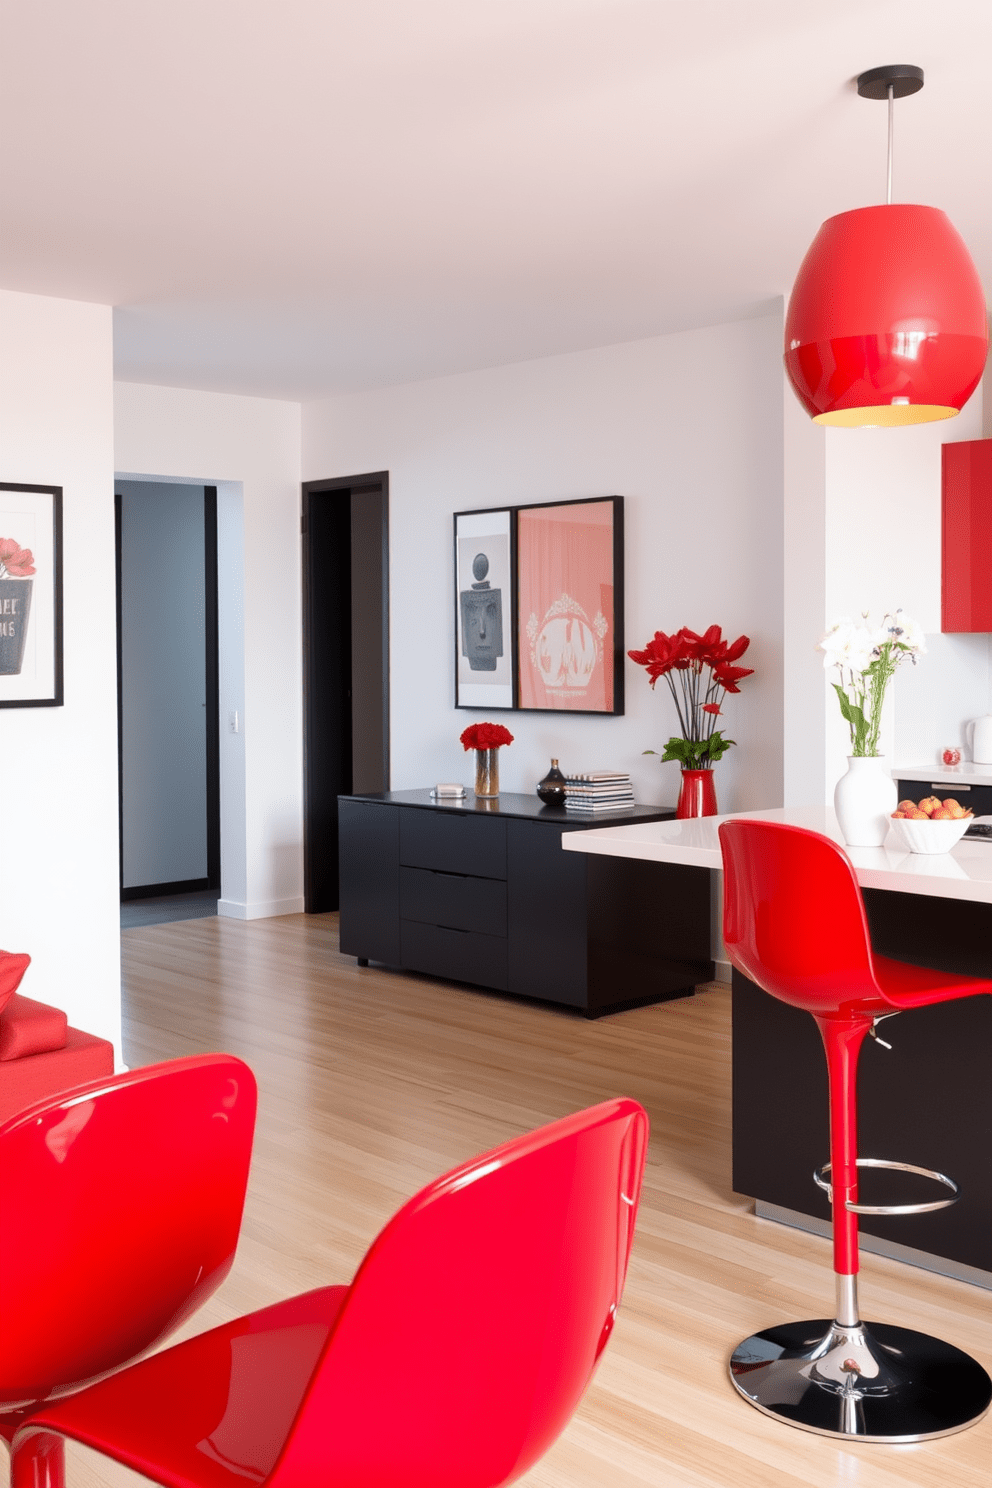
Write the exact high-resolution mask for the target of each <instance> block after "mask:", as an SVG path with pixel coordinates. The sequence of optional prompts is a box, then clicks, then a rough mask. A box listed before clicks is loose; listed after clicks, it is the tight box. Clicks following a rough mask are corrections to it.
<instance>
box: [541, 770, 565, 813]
mask: <svg viewBox="0 0 992 1488" xmlns="http://www.w3.org/2000/svg"><path fill="white" fill-rule="evenodd" d="M537 794H538V795H539V796H540V798H541V800H542V801H543V802H544V804H545V806H564V804H565V777H564V775H563V774H562V773H561V771H560V770H559V768H558V761H557V760H556V759H553V760H552V761H551V769H550V770H549V771H548V773H547V775H545V777H544V779H543V780H542V781H541V782H540V784H539V785H538V787H537Z"/></svg>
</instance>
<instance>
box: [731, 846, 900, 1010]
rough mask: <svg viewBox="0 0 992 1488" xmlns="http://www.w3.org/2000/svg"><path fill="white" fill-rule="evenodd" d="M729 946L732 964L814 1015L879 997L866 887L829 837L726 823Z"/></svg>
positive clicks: (777, 995) (758, 982)
mask: <svg viewBox="0 0 992 1488" xmlns="http://www.w3.org/2000/svg"><path fill="white" fill-rule="evenodd" d="M720 846H721V848H722V849H723V869H724V882H723V896H724V897H723V939H724V944H725V945H726V948H727V955H728V957H729V958H730V961H731V962H732V963H733V965H734V966H736V967H737V969H738V970H739V971H742V972H743V973H744V975H745V976H747V977H750V978H751V980H752V981H753V982H756V983H757V984H758V986H759V987H763V988H764V989H765V991H766V992H770V993H771V994H772V996H773V997H778V998H780V999H781V1001H782V1002H788V1003H791V1004H792V1005H793V1006H794V1007H799V1008H804V1009H805V1010H806V1011H807V1012H810V1013H831V1012H838V1011H840V1009H841V1008H842V1007H843V1006H845V1005H846V1004H850V1003H853V1002H857V1001H863V1000H864V999H865V998H877V999H879V1000H881V997H882V994H881V992H880V990H879V987H878V983H877V981H876V979H875V973H874V969H873V964H872V955H871V942H870V940H869V937H868V921H867V919H866V917H865V909H864V903H863V901H862V898H861V890H860V888H859V887H858V881H857V879H856V878H855V876H854V869H853V868H852V866H851V861H850V859H849V858H848V856H847V854H846V853H845V852H843V850H842V849H841V848H840V847H838V845H837V843H836V842H833V841H831V839H830V838H829V837H823V836H821V834H820V833H819V832H808V831H806V830H805V829H804V828H802V827H791V826H785V825H783V824H781V823H779V822H763V821H726V822H723V823H722V824H721V826H720Z"/></svg>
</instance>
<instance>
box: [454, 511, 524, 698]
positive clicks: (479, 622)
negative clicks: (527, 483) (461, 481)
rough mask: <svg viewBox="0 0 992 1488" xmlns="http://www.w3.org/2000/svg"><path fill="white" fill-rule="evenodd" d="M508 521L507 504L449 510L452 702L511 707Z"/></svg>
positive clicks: (512, 611) (510, 525)
mask: <svg viewBox="0 0 992 1488" xmlns="http://www.w3.org/2000/svg"><path fill="white" fill-rule="evenodd" d="M513 571H514V525H513V513H512V511H511V510H510V509H509V508H504V509H502V510H499V509H497V510H495V511H478V512H457V513H456V514H455V707H456V708H512V707H513V705H514V695H513V694H514V681H515V675H516V647H515V644H514V629H515V628H514V614H515V607H516V593H515V589H514V583H513Z"/></svg>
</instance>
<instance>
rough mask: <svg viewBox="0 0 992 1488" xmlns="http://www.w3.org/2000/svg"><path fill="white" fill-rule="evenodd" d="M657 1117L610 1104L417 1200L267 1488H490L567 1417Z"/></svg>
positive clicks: (384, 1235)
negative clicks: (329, 1486)
mask: <svg viewBox="0 0 992 1488" xmlns="http://www.w3.org/2000/svg"><path fill="white" fill-rule="evenodd" d="M647 1130H648V1122H647V1116H646V1114H645V1112H644V1111H643V1109H642V1108H641V1107H640V1106H639V1105H638V1104H637V1103H636V1102H635V1101H631V1100H615V1101H609V1102H607V1103H605V1104H604V1105H600V1106H593V1107H592V1108H591V1109H590V1110H587V1111H581V1112H579V1113H578V1114H577V1115H574V1116H569V1117H566V1118H565V1119H564V1120H563V1121H557V1122H555V1123H554V1124H553V1125H551V1126H547V1127H544V1128H542V1129H541V1130H539V1131H536V1132H532V1133H529V1134H528V1135H526V1136H523V1137H519V1138H517V1139H516V1140H515V1141H512V1142H508V1143H507V1144H506V1145H505V1146H502V1147H497V1148H496V1149H495V1150H494V1151H492V1152H489V1153H486V1154H484V1155H483V1156H482V1157H480V1158H476V1159H475V1160H474V1161H473V1162H471V1163H467V1164H466V1165H465V1166H464V1167H461V1168H457V1169H456V1170H455V1171H454V1172H452V1173H448V1174H447V1175H446V1176H445V1177H443V1178H440V1179H439V1180H438V1181H437V1182H436V1183H432V1184H431V1185H430V1186H429V1187H428V1188H425V1189H424V1190H423V1191H422V1192H421V1193H419V1194H418V1195H417V1196H416V1197H415V1198H413V1199H411V1200H410V1202H409V1203H408V1204H406V1205H405V1206H404V1208H402V1209H401V1210H400V1211H399V1213H398V1214H397V1215H396V1216H395V1217H394V1218H393V1219H392V1220H391V1221H390V1222H389V1224H387V1225H386V1227H385V1229H384V1230H383V1231H382V1232H381V1234H380V1235H379V1236H378V1238H377V1239H376V1240H375V1241H374V1242H373V1244H372V1246H371V1248H370V1249H369V1251H368V1254H367V1255H366V1257H365V1259H364V1261H363V1262H362V1264H361V1266H360V1268H359V1270H358V1273H357V1275H356V1277H355V1280H354V1282H353V1283H352V1287H351V1290H350V1292H349V1295H348V1299H347V1301H346V1303H345V1305H344V1308H343V1310H342V1313H341V1316H340V1318H339V1320H338V1322H337V1325H336V1327H335V1329H334V1332H333V1333H332V1335H331V1338H330V1340H329V1341H328V1343H327V1345H326V1347H325V1349H324V1352H323V1355H322V1357H321V1360H320V1362H319V1363H318V1366H317V1368H316V1370H315V1372H314V1375H313V1378H312V1379H311V1382H310V1386H309V1388H308V1392H307V1395H306V1397H305V1399H304V1403H303V1406H302V1408H301V1410H300V1412H299V1414H298V1416H297V1419H296V1422H295V1424H294V1427H293V1431H292V1433H291V1435H290V1438H289V1441H288V1442H287V1445H286V1447H285V1448H284V1450H283V1453H282V1455H281V1457H280V1460H279V1462H278V1463H277V1464H276V1467H275V1469H274V1470H273V1472H272V1474H271V1475H270V1477H269V1479H268V1485H267V1488H290V1485H292V1488H313V1484H315V1483H322V1482H327V1483H333V1484H334V1488H397V1485H398V1484H402V1485H403V1488H455V1485H457V1488H494V1485H497V1484H502V1483H507V1482H510V1481H511V1480H512V1479H513V1478H516V1477H518V1476H519V1475H520V1474H521V1473H523V1472H525V1471H526V1470H527V1468H528V1467H529V1466H530V1465H531V1464H532V1463H533V1462H534V1461H536V1459H537V1458H538V1457H539V1456H540V1455H541V1453H542V1452H543V1451H544V1450H545V1449H546V1448H547V1447H548V1446H549V1445H550V1443H551V1442H552V1441H553V1440H554V1439H555V1437H556V1436H557V1435H558V1434H559V1432H560V1431H561V1430H562V1428H563V1427H564V1425H565V1423H566V1422H567V1421H568V1419H569V1417H570V1416H571V1414H572V1412H573V1410H574V1409H575V1406H576V1404H577V1402H578V1400H579V1397H580V1396H581V1394H582V1392H583V1390H584V1389H585V1387H586V1385H587V1384H588V1382H589V1377H590V1375H591V1373H592V1371H593V1368H594V1367H595V1364H596V1361H597V1360H598V1358H599V1355H600V1353H601V1352H602V1349H603V1347H604V1345H605V1344H606V1340H607V1338H608V1337H609V1334H610V1330H611V1328H612V1326H613V1320H614V1317H615V1315H616V1309H617V1306H618V1304H619V1301H620V1296H621V1293H622V1292H623V1284H624V1277H625V1275H626V1271H627V1260H628V1257H629V1254H630V1246H631V1241H632V1239H633V1233H634V1222H635V1218H636V1212H637V1202H638V1196H639V1193H640V1185H641V1177H642V1174H643V1170H644V1158H645V1152H646V1147H647Z"/></svg>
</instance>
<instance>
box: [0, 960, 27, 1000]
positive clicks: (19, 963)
mask: <svg viewBox="0 0 992 1488" xmlns="http://www.w3.org/2000/svg"><path fill="white" fill-rule="evenodd" d="M30 965H31V957H30V956H28V955H26V954H25V953H24V952H23V951H0V1013H2V1012H3V1010H4V1008H5V1007H6V1006H7V1003H8V1002H9V1001H10V999H11V998H12V997H13V995H14V993H15V992H16V991H17V989H18V987H19V986H20V985H21V977H22V976H23V975H24V973H25V972H26V971H27V969H28V967H29V966H30Z"/></svg>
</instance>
